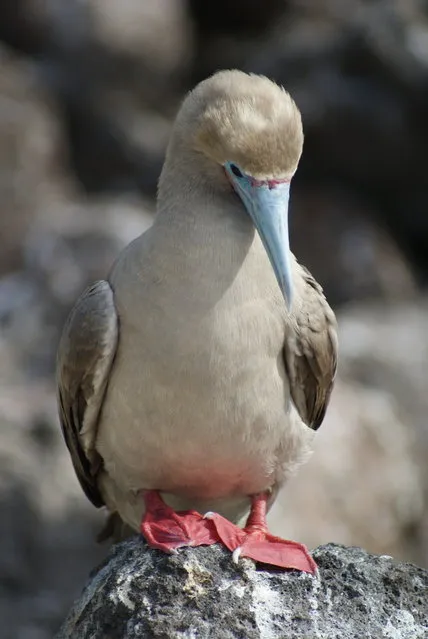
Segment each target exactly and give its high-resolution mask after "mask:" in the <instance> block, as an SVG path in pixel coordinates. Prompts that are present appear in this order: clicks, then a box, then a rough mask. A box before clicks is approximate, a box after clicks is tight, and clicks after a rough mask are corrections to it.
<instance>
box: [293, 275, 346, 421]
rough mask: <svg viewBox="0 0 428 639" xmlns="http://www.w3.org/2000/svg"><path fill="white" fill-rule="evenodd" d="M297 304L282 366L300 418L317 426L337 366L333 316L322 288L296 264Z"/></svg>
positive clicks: (335, 333)
mask: <svg viewBox="0 0 428 639" xmlns="http://www.w3.org/2000/svg"><path fill="white" fill-rule="evenodd" d="M299 269H300V275H301V285H300V286H299V297H300V301H299V305H298V308H297V310H296V311H295V312H294V314H293V328H294V330H293V334H292V335H291V336H290V337H289V338H288V339H287V341H286V344H285V345H284V360H285V366H286V370H287V374H288V378H289V381H290V391H291V397H292V399H293V402H294V404H295V406H296V408H297V410H298V412H299V414H300V417H301V418H302V420H303V421H304V422H305V424H307V425H308V426H310V428H313V429H314V430H317V429H318V428H319V427H320V426H321V423H322V421H323V419H324V416H325V412H326V409H327V406H328V403H329V400H330V395H331V391H332V390H333V385H334V379H335V376H336V369H337V352H338V341H337V324H336V318H335V316H334V313H333V311H332V309H331V308H330V306H329V305H328V303H327V300H326V299H325V297H324V294H323V290H322V288H321V286H320V285H319V284H318V282H317V281H316V280H315V279H314V278H313V277H312V275H311V274H310V273H309V271H308V270H307V269H305V268H304V267H302V266H300V265H299Z"/></svg>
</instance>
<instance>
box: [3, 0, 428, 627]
mask: <svg viewBox="0 0 428 639" xmlns="http://www.w3.org/2000/svg"><path fill="white" fill-rule="evenodd" d="M223 67H239V68H242V69H244V70H249V71H255V72H259V73H264V74H267V75H268V76H270V77H272V78H273V79H276V80H277V81H279V82H281V83H283V84H284V85H285V86H286V87H287V88H288V89H289V90H290V91H291V92H292V94H293V95H294V97H295V99H296V101H297V103H298V105H299V106H300V109H301V110H302V113H303V120H304V126H305V133H306V138H305V152H304V156H303V159H302V162H301V166H300V169H299V171H298V174H297V176H296V178H295V180H294V183H293V194H292V220H293V229H292V244H293V247H294V251H295V253H296V254H297V255H298V257H299V259H300V260H301V261H302V262H304V263H305V264H306V265H307V266H308V267H309V268H310V269H311V270H312V272H313V273H314V275H315V276H316V277H317V279H318V280H319V281H320V282H321V283H322V284H323V286H324V288H325V290H326V293H327V295H328V297H329V300H330V301H331V303H332V304H333V305H334V307H335V309H336V312H337V314H338V318H339V323H340V334H341V359H340V373H339V380H338V383H337V388H336V391H335V393H334V397H333V401H332V405H331V409H330V411H329V414H328V417H327V419H326V421H325V423H324V425H323V427H322V428H321V430H320V431H319V435H318V436H317V440H316V450H315V454H314V455H313V457H312V459H311V461H310V462H309V463H308V464H307V466H306V467H305V468H304V469H303V470H302V471H301V472H300V474H299V475H298V476H297V478H295V479H294V480H292V481H291V482H290V484H289V485H288V487H287V488H286V489H285V490H284V492H283V494H282V495H281V497H280V499H279V502H278V504H277V505H276V506H275V508H274V510H273V512H272V514H271V522H272V526H273V528H274V529H275V530H276V531H277V532H278V533H280V534H282V535H287V536H290V537H292V538H293V537H294V538H298V539H299V540H302V541H306V543H308V544H309V545H310V546H312V547H313V546H315V545H318V544H321V543H325V542H328V541H335V542H343V543H345V544H355V545H360V546H364V547H365V548H366V549H367V550H369V551H371V552H376V553H384V554H392V555H394V556H395V557H397V558H399V559H402V560H408V561H412V562H416V563H418V564H419V565H421V566H425V567H427V566H428V514H427V504H428V466H427V462H426V460H427V455H428V425H427V414H428V383H427V375H428V339H427V332H428V301H427V300H428V298H427V295H426V286H427V278H428V178H427V161H426V154H427V149H428V118H427V113H428V90H427V88H428V2H427V1H426V0H318V1H317V2H310V1H309V0H245V1H244V0H227V2H226V1H225V0H217V2H211V3H209V2H204V0H187V1H186V0H145V2H140V1H139V0H120V1H119V0H86V1H83V0H14V1H13V2H12V1H7V2H2V3H0V238H1V245H0V246H1V248H0V331H1V332H0V619H1V632H0V634H1V636H2V637H4V638H5V639H48V638H49V637H52V636H53V634H54V632H55V630H56V629H57V628H58V627H59V625H60V623H61V621H62V620H63V619H64V617H65V615H66V612H67V611H68V609H69V607H70V604H71V602H72V600H73V598H74V597H76V596H77V595H78V593H79V592H80V589H81V587H82V586H83V584H84V582H85V579H86V577H87V575H88V573H89V571H90V570H91V569H92V568H93V567H94V566H95V565H96V564H97V562H99V560H100V559H101V558H102V557H103V556H104V555H105V552H106V549H105V548H104V547H100V546H98V545H97V544H96V543H95V542H94V537H95V534H96V533H97V531H98V530H99V528H100V525H101V523H102V521H103V513H100V512H96V511H95V509H93V508H92V507H91V506H90V505H89V504H88V503H87V502H86V500H85V498H84V496H83V493H82V492H81V490H80V489H79V487H78V484H77V480H76V479H75V477H74V474H73V472H72V469H71V464H70V461H69V457H68V453H67V451H66V449H65V445H64V444H63V441H62V437H61V435H60V431H59V427H58V422H57V416H56V406H55V394H54V382H53V371H54V359H55V351H56V346H57V342H58V339H59V332H60V330H61V327H62V324H63V322H64V320H65V318H66V315H67V313H68V311H69V309H70V307H71V305H72V304H73V302H74V300H75V299H76V297H77V295H78V294H79V293H80V292H81V291H82V289H83V288H84V287H85V285H86V284H87V283H89V282H90V281H91V280H93V279H95V278H97V277H102V276H104V275H105V274H106V272H107V270H108V268H109V266H110V264H111V263H112V261H113V259H114V258H115V256H116V255H117V253H118V251H119V250H120V249H121V247H122V246H124V245H125V244H126V243H127V242H128V241H129V240H130V239H131V238H133V237H135V236H136V235H137V234H138V233H140V232H141V231H142V230H144V229H145V228H146V227H147V226H148V225H149V224H150V221H151V219H152V215H153V212H154V195H155V190H156V180H157V177H158V174H159V171H160V167H161V165H162V159H163V154H164V151H165V145H166V142H167V140H168V134H169V130H170V127H171V122H172V119H173V117H174V114H175V112H176V109H177V106H178V105H179V103H180V100H181V99H182V97H183V95H184V93H185V92H186V91H187V90H188V89H189V88H190V87H191V86H193V84H194V83H195V82H197V81H198V80H200V79H202V78H204V77H205V76H207V75H208V74H210V73H211V72H213V71H215V70H216V69H218V68H223Z"/></svg>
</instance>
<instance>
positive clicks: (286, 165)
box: [57, 71, 337, 572]
mask: <svg viewBox="0 0 428 639" xmlns="http://www.w3.org/2000/svg"><path fill="white" fill-rule="evenodd" d="M302 145H303V131H302V123H301V117H300V113H299V110H298V108H297V106H296V105H295V103H294V101H293V100H292V98H291V97H290V95H289V94H288V93H287V92H286V91H285V90H284V89H283V88H281V87H279V86H277V85H276V84H274V83H273V82H271V81H270V80H268V79H267V78H265V77H261V76H257V75H247V74H246V73H243V72H240V71H221V72H219V73H216V74H215V75H213V76H212V77H211V78H209V79H207V80H205V81H203V82H201V83H200V84H199V85H198V86H197V87H196V88H195V89H194V90H193V91H191V92H190V93H189V95H188V96H187V97H186V99H185V100H184V102H183V104H182V106H181V109H180V111H179V113H178V116H177V119H176V122H175V124H174V127H173V130H172V135H171V140H170V143H169V146H168V150H167V154H166V160H165V164H164V167H163V170H162V174H161V177H160V181H159V191H158V203H157V215H156V218H155V221H154V224H153V226H152V227H151V228H150V229H149V230H147V231H146V232H145V233H143V234H142V235H141V236H140V237H138V238H137V239H136V240H134V241H133V242H132V243H131V244H130V245H129V246H128V247H127V248H125V250H124V251H123V252H122V253H121V255H120V256H119V258H118V260H117V261H116V263H115V264H114V266H113V268H112V270H111V272H110V275H109V276H108V278H107V279H106V280H103V281H98V282H96V283H95V284H93V285H92V286H91V287H90V288H89V289H87V290H86V291H85V292H84V293H83V295H82V296H81V297H80V299H79V300H78V301H77V303H76V305H75V307H74V309H73V310H72V312H71V314H70V316H69V318H68V321H67V323H66V325H65V328H64V331H63V335H62V338H61V341H60V345H59V350H58V361H57V385H58V403H59V413H60V420H61V424H62V429H63V433H64V437H65V441H66V443H67V446H68V448H69V450H70V453H71V458H72V461H73V464H74V468H75V471H76V473H77V477H78V478H79V480H80V483H81V485H82V488H83V490H84V491H85V493H86V495H87V497H88V498H89V499H90V500H91V501H92V503H93V504H94V505H95V506H97V507H100V506H103V505H106V506H107V509H108V510H109V511H110V512H111V513H117V514H118V515H119V516H120V518H121V520H122V521H123V522H125V523H126V524H127V525H128V526H129V527H131V528H132V529H134V530H136V531H139V530H141V532H142V533H143V535H144V537H145V538H146V540H147V542H148V544H149V545H150V546H152V547H154V548H158V549H160V550H163V551H166V552H175V551H176V549H177V548H180V547H181V546H192V545H201V544H212V543H216V542H219V541H221V542H223V543H224V544H225V545H226V546H227V547H228V548H229V549H230V550H231V551H233V557H234V559H235V560H237V559H238V557H239V555H242V556H246V557H251V558H253V559H255V560H257V561H260V562H263V563H267V564H273V565H277V566H282V567H285V568H296V569H299V570H304V571H308V572H314V571H315V569H316V566H315V563H314V561H313V559H312V558H311V556H310V554H309V552H308V551H307V549H306V548H305V547H304V546H303V545H301V544H298V543H296V542H291V541H287V540H282V539H280V538H278V537H274V536H273V535H271V534H270V533H269V532H268V529H267V526H266V511H267V509H268V508H269V507H270V505H271V504H272V502H273V500H274V498H275V496H276V494H277V492H278V489H279V488H280V487H281V485H282V484H283V483H284V482H285V480H286V479H287V477H289V475H290V474H291V473H292V472H294V471H295V469H296V468H297V467H298V466H299V465H300V464H301V463H302V462H303V461H304V460H305V459H306V457H307V456H308V454H309V452H310V449H311V441H312V436H313V432H314V430H316V429H317V428H318V427H319V426H320V424H321V422H322V420H323V418H324V414H325V411H326V407H327V404H328V401H329V398H330V393H331V390H332V386H333V381H334V376H335V372H336V361H337V337H336V322H335V317H334V314H333V312H332V310H331V309H330V307H329V306H328V304H327V302H326V300H325V298H324V295H323V293H322V289H321V287H320V286H319V285H318V284H317V282H316V281H315V280H314V278H313V277H312V276H311V275H310V273H309V272H308V271H307V270H306V269H305V268H304V267H302V266H300V265H299V264H298V262H297V261H296V260H295V258H294V256H293V254H292V253H291V251H290V247H289V237H288V199H289V190H290V181H291V179H292V177H293V175H294V173H295V171H296V169H297V165H298V162H299V159H300V155H301V152H302ZM245 522H246V523H245ZM241 526H242V527H241Z"/></svg>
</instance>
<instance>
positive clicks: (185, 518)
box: [141, 490, 220, 553]
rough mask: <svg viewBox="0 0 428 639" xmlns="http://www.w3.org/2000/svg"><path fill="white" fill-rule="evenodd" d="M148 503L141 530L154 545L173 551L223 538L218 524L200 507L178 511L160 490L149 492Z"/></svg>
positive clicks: (145, 500) (152, 545) (149, 542)
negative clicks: (197, 510)
mask: <svg viewBox="0 0 428 639" xmlns="http://www.w3.org/2000/svg"><path fill="white" fill-rule="evenodd" d="M144 502H145V505H146V512H145V515H144V517H143V520H142V522H141V532H142V534H143V535H144V537H145V539H146V541H147V543H148V545H149V546H151V548H157V549H158V550H162V551H163V552H168V553H173V552H176V550H177V548H182V547H184V546H210V545H212V544H215V543H218V542H219V541H220V539H219V536H218V534H217V531H216V528H215V526H214V523H213V522H212V521H210V520H209V519H205V518H204V517H202V515H200V514H199V513H198V512H196V510H185V511H180V512H175V510H174V509H173V508H171V507H170V506H167V504H165V502H164V501H163V499H162V498H161V496H160V495H159V493H158V491H156V490H148V491H146V492H145V493H144Z"/></svg>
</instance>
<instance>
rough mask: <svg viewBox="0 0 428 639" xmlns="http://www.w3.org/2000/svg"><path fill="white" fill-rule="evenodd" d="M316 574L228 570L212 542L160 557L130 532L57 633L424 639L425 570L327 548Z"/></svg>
mask: <svg viewBox="0 0 428 639" xmlns="http://www.w3.org/2000/svg"><path fill="white" fill-rule="evenodd" d="M314 557H315V558H316V560H317V563H318V566H319V575H317V576H311V575H307V574H303V573H297V572H294V571H291V572H277V571H268V570H260V569H256V568H255V566H254V564H253V562H251V561H249V560H243V561H241V563H240V564H239V565H238V566H236V565H235V564H234V563H233V562H232V560H231V555H230V553H229V552H228V551H226V550H224V549H223V548H221V547H220V546H211V547H210V548H203V547H201V548H192V549H185V550H182V551H180V553H179V554H177V555H175V556H174V555H173V556H168V555H164V554H161V553H159V552H157V551H152V550H149V549H148V547H147V546H146V545H145V544H144V542H143V541H142V540H141V539H140V538H138V537H134V538H133V539H131V540H129V541H127V542H124V543H122V544H118V545H117V546H116V547H114V548H113V550H112V552H111V554H110V556H109V558H108V559H107V561H106V562H105V563H104V564H103V565H102V566H101V567H100V568H99V569H98V570H97V571H95V572H94V573H93V574H92V575H91V577H90V580H89V582H88V584H87V585H86V587H85V589H84V591H83V593H82V595H81V597H80V599H78V600H77V601H76V603H75V604H74V606H73V608H72V610H71V612H70V614H69V616H68V618H67V620H66V621H65V623H64V625H63V626H62V628H61V630H60V632H59V634H58V635H57V639H72V638H75V637H79V639H89V637H90V638H91V639H98V638H99V639H101V638H102V639H104V638H106V637H108V638H109V639H116V638H117V639H119V638H120V639H137V638H138V637H144V638H145V639H156V638H162V639H163V638H165V637H168V639H175V638H180V637H182V638H189V639H190V638H192V637H198V638H200V639H204V638H210V637H215V639H233V638H235V637H236V638H238V637H239V638H245V639H256V638H257V639H275V637H278V638H279V637H287V639H303V638H304V639H327V638H328V639H351V638H352V639H357V638H358V639H362V638H363V637H391V638H392V637H394V639H418V638H421V639H422V638H423V637H426V636H427V633H428V624H427V618H428V617H427V615H428V571H426V570H423V569H422V568H418V567H417V566H414V565H412V564H397V563H395V562H394V561H393V559H392V558H391V557H389V556H376V555H370V554H369V553H367V552H366V551H364V550H361V549H360V548H346V547H345V546H339V545H335V544H328V545H326V546H321V547H319V548H318V549H317V550H316V551H315V552H314Z"/></svg>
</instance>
